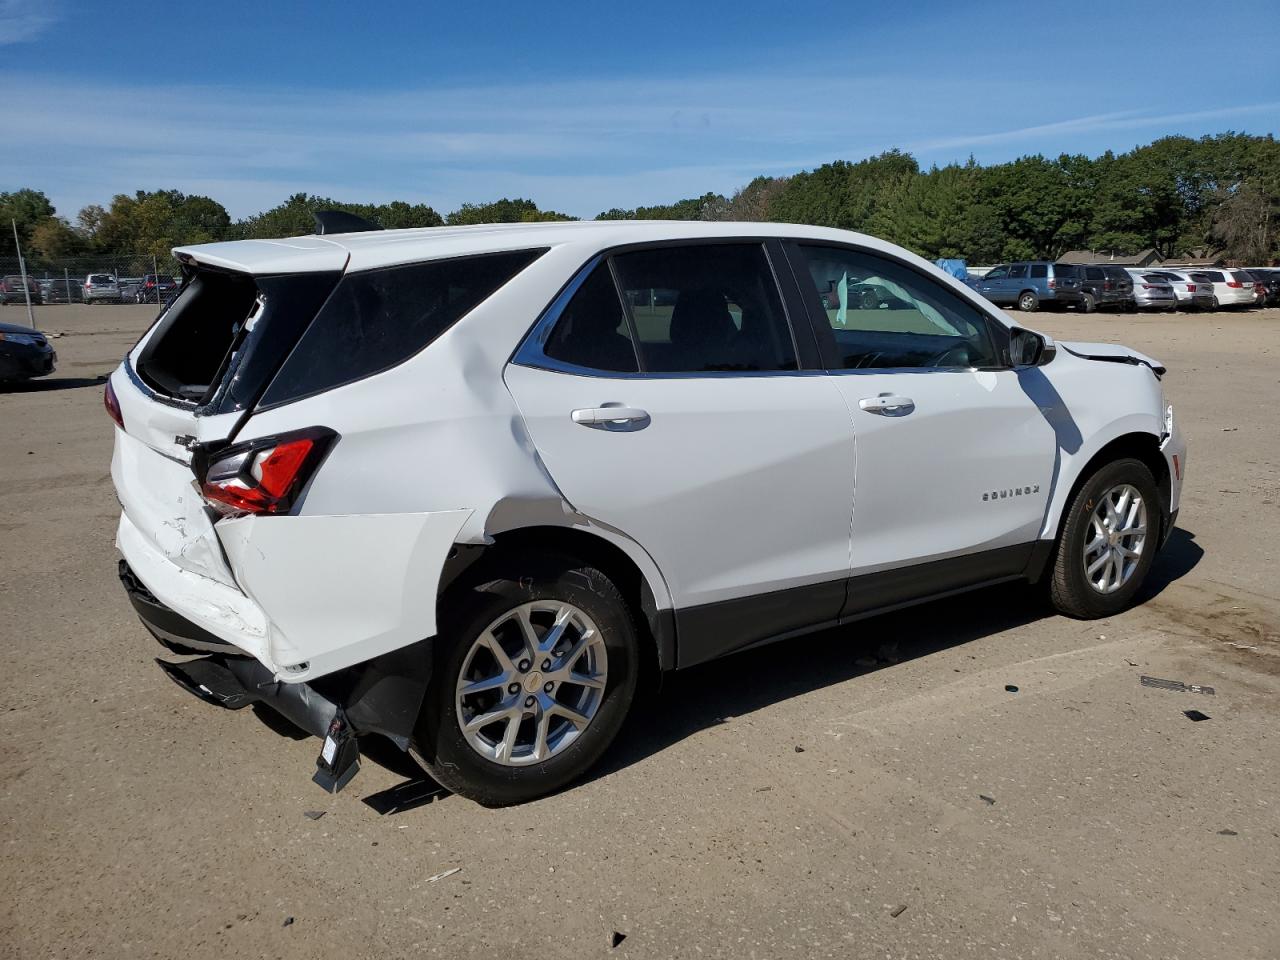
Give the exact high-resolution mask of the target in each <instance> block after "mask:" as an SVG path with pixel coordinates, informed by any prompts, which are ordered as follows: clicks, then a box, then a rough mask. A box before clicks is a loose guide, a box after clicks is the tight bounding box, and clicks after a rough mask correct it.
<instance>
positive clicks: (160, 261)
mask: <svg viewBox="0 0 1280 960" xmlns="http://www.w3.org/2000/svg"><path fill="white" fill-rule="evenodd" d="M24 261H25V263H24ZM24 265H25V267H26V275H27V285H28V287H29V289H30V291H31V302H32V304H34V305H39V304H42V303H46V302H48V303H76V302H80V301H81V300H83V290H84V284H85V280H86V279H87V278H88V277H90V276H93V275H102V274H107V275H109V276H112V277H115V279H116V283H117V285H118V286H119V290H120V297H119V298H118V299H119V302H121V303H133V302H135V300H136V299H137V298H138V294H139V291H140V290H143V280H144V278H145V277H146V276H147V275H149V274H159V275H161V276H171V277H174V278H175V279H177V278H178V277H179V276H180V274H181V271H180V269H179V266H178V261H177V260H175V259H174V258H173V257H172V256H168V255H166V256H162V257H160V256H152V255H151V254H139V253H101V254H91V255H88V256H82V257H60V258H48V257H23V258H22V260H19V258H18V257H15V256H4V257H0V304H3V305H6V306H22V307H25V306H26V302H27V298H26V296H25V295H24V293H23V290H22V280H21V278H22V273H23V266H24ZM142 296H143V298H144V300H145V298H146V291H143V294H142ZM151 297H152V298H154V297H155V293H154V291H152V292H151Z"/></svg>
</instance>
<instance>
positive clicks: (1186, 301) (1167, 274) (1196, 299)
mask: <svg viewBox="0 0 1280 960" xmlns="http://www.w3.org/2000/svg"><path fill="white" fill-rule="evenodd" d="M1143 272H1144V273H1147V274H1152V275H1154V276H1157V277H1161V278H1163V279H1165V280H1167V281H1168V282H1169V283H1170V285H1171V286H1172V287H1173V295H1174V296H1175V297H1177V300H1178V308H1179V309H1181V310H1212V309H1213V284H1212V283H1211V282H1210V281H1209V280H1208V279H1206V278H1200V279H1197V278H1196V275H1195V274H1194V273H1193V272H1189V271H1186V270H1165V269H1164V268H1160V269H1150V268H1148V269H1147V270H1145V271H1143Z"/></svg>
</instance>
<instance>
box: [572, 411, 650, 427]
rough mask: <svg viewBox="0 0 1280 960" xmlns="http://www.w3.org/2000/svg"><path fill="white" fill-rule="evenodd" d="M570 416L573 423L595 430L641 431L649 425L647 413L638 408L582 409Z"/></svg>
mask: <svg viewBox="0 0 1280 960" xmlns="http://www.w3.org/2000/svg"><path fill="white" fill-rule="evenodd" d="M570 416H571V417H572V418H573V422H574V423H580V424H582V425H583V426H584V427H595V428H596V429H597V430H643V429H644V428H645V427H647V426H648V425H649V413H648V411H647V410H641V409H640V408H639V407H623V406H616V407H611V406H603V407H584V408H582V409H580V410H574V411H573V412H572V413H571V414H570Z"/></svg>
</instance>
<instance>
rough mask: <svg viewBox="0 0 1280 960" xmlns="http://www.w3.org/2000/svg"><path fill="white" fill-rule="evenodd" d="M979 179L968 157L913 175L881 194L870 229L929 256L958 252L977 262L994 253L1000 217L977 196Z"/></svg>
mask: <svg viewBox="0 0 1280 960" xmlns="http://www.w3.org/2000/svg"><path fill="white" fill-rule="evenodd" d="M980 179H981V169H980V168H979V167H978V166H977V164H976V163H974V161H973V160H972V159H970V161H969V162H968V163H967V164H966V165H964V166H960V165H957V164H951V165H949V166H946V167H941V168H939V167H934V168H932V169H931V170H929V171H928V172H927V173H923V174H920V175H919V176H916V177H912V178H910V179H909V180H906V181H905V182H904V183H903V184H902V185H901V187H900V189H898V190H896V191H894V192H892V193H890V194H888V195H886V196H885V197H884V198H883V199H882V201H881V202H880V204H879V205H878V207H877V209H876V212H875V213H874V214H873V215H872V218H871V223H870V225H869V229H870V232H871V233H872V234H874V235H875V236H878V237H883V238H884V239H886V240H891V241H893V242H894V243H899V244H901V245H902V246H904V247H907V248H908V249H909V250H913V251H915V252H916V253H918V254H920V255H921V256H922V257H925V258H927V259H929V260H935V259H937V258H938V257H958V258H961V259H965V260H968V261H970V262H971V263H975V264H978V263H990V262H992V261H993V260H996V259H999V257H1000V253H1001V239H1002V238H1001V234H1000V226H999V221H998V220H997V218H996V214H995V211H994V210H993V209H992V208H991V206H990V205H988V204H985V203H983V202H982V201H981V198H980V197H979V193H978V188H979V184H980Z"/></svg>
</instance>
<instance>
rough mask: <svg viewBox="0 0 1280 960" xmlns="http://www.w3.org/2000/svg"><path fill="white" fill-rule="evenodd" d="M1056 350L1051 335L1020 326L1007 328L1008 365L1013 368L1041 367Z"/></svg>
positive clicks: (1051, 357)
mask: <svg viewBox="0 0 1280 960" xmlns="http://www.w3.org/2000/svg"><path fill="white" fill-rule="evenodd" d="M1057 352H1058V347H1057V345H1056V344H1055V343H1054V342H1053V338H1052V337H1048V336H1045V335H1044V334H1042V333H1036V332H1035V331H1034V330H1024V329H1023V328H1021V327H1013V328H1011V329H1010V330H1009V366H1011V367H1013V368H1014V369H1015V370H1019V369H1023V368H1025V367H1043V366H1044V365H1045V364H1046V363H1048V362H1049V361H1050V360H1052V359H1053V358H1054V355H1055V354H1057Z"/></svg>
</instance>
